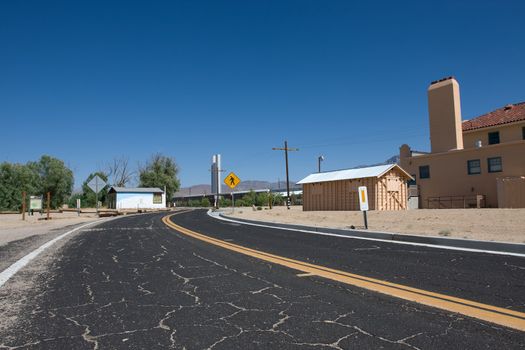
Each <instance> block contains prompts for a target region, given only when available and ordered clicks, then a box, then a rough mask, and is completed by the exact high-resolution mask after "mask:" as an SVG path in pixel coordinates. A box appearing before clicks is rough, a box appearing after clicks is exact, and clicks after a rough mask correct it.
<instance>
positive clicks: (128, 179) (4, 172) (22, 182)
mask: <svg viewBox="0 0 525 350" xmlns="http://www.w3.org/2000/svg"><path fill="white" fill-rule="evenodd" d="M178 171H179V169H178V166H177V164H176V162H175V159H174V158H171V157H168V156H164V155H162V154H159V153H157V154H154V155H152V156H151V158H150V159H149V160H148V161H147V162H146V163H145V165H140V164H139V165H138V166H137V170H136V171H135V170H134V169H132V167H131V166H130V165H129V160H128V159H127V158H125V157H120V158H114V159H113V161H112V162H111V163H108V164H107V165H106V167H105V169H103V170H98V171H95V172H93V173H91V174H89V176H88V177H87V178H86V179H85V180H84V181H83V183H82V187H81V189H80V191H78V192H76V193H73V186H74V175H73V171H72V170H71V169H70V168H69V167H68V166H66V164H65V163H64V161H62V160H60V159H58V158H54V157H51V156H48V155H43V156H42V157H41V158H40V159H39V160H38V161H30V162H27V163H26V164H19V163H10V162H2V163H0V211H20V210H21V209H22V193H23V192H25V193H26V205H28V203H29V197H30V196H42V198H44V203H45V196H46V194H47V192H49V193H50V195H51V208H52V209H57V208H60V207H62V205H64V204H67V205H68V206H69V207H72V208H74V207H76V202H77V199H80V201H81V206H82V207H83V208H86V207H91V208H92V207H95V206H96V195H95V193H94V192H93V191H92V190H91V189H90V188H89V186H88V183H89V181H91V179H93V177H95V176H96V175H98V176H99V177H100V178H101V179H102V180H104V181H105V182H106V183H108V184H109V185H110V186H118V187H129V185H134V183H135V184H137V185H138V186H140V187H158V188H160V189H162V190H164V189H166V195H167V197H166V198H173V194H174V193H175V192H176V191H177V190H178V189H179V187H180V182H179V178H178ZM110 186H107V187H105V188H104V189H103V190H102V191H101V192H99V194H98V200H99V202H101V203H102V205H103V206H104V205H106V204H107V195H108V190H109V187H110ZM201 204H206V203H201ZM44 205H45V204H44Z"/></svg>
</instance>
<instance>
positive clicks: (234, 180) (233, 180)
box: [224, 172, 241, 190]
mask: <svg viewBox="0 0 525 350" xmlns="http://www.w3.org/2000/svg"><path fill="white" fill-rule="evenodd" d="M224 183H225V184H226V185H228V186H229V187H230V188H231V189H232V190H233V189H234V188H235V186H237V185H238V184H240V183H241V179H239V178H238V177H237V175H235V173H234V172H231V173H230V174H229V175H228V176H226V178H225V179H224Z"/></svg>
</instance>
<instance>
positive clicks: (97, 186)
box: [88, 175, 107, 215]
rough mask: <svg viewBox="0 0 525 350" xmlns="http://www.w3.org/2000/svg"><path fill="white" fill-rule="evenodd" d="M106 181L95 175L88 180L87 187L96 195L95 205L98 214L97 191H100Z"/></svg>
mask: <svg viewBox="0 0 525 350" xmlns="http://www.w3.org/2000/svg"><path fill="white" fill-rule="evenodd" d="M106 185H107V183H106V182H105V181H104V180H102V179H101V178H100V176H98V175H95V176H94V177H93V178H92V179H91V181H89V182H88V187H89V188H91V190H93V192H95V195H96V199H95V200H96V207H97V215H98V193H99V192H100V191H102V189H103V188H104V187H106Z"/></svg>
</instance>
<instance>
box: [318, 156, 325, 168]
mask: <svg viewBox="0 0 525 350" xmlns="http://www.w3.org/2000/svg"><path fill="white" fill-rule="evenodd" d="M323 160H324V156H319V157H317V167H318V169H319V171H318V172H321V162H322V161H323Z"/></svg>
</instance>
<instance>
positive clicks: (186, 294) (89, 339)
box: [0, 211, 525, 349]
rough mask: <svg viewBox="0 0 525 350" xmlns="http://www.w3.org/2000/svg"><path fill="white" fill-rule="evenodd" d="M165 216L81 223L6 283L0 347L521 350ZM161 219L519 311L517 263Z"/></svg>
mask: <svg viewBox="0 0 525 350" xmlns="http://www.w3.org/2000/svg"><path fill="white" fill-rule="evenodd" d="M165 215H166V214H145V215H141V216H133V217H124V218H121V219H117V220H113V221H109V222H106V223H103V224H100V225H98V226H96V227H92V228H88V229H85V230H83V231H82V232H80V233H78V234H75V235H74V236H72V237H71V238H69V239H68V240H67V242H64V244H62V246H61V247H60V249H56V251H54V252H52V256H48V257H47V258H44V257H42V258H40V259H37V260H36V261H34V262H33V263H32V264H33V265H34V267H33V270H34V271H31V269H29V270H28V269H26V271H22V272H21V273H20V274H19V275H17V276H16V278H14V279H13V280H10V281H9V282H8V283H7V284H6V285H4V287H3V288H2V289H0V306H1V307H2V308H4V310H3V311H5V312H7V311H6V310H7V309H8V308H10V309H11V308H12V310H16V317H15V318H13V320H12V322H3V323H1V326H0V349H2V348H7V349H11V348H13V349H164V348H170V347H172V348H177V349H184V348H186V349H206V348H213V349H238V348H242V349H256V348H260V349H275V348H285V349H314V348H318V349H325V348H335V349H338V348H340V349H354V348H355V349H376V348H387V349H407V348H408V349H481V348H483V349H519V348H525V333H524V332H520V331H517V330H513V329H509V328H505V327H502V326H498V325H494V324H490V323H488V322H484V321H480V320H477V319H472V318H469V317H466V316H463V315H461V314H456V313H452V312H447V311H443V310H440V309H435V308H432V307H428V306H425V305H420V304H416V303H413V302H409V301H405V300H401V299H397V298H394V297H390V296H387V295H384V294H379V293H376V292H371V291H368V290H365V289H361V288H357V287H353V286H349V285H347V284H343V283H339V282H335V281H331V280H327V279H324V278H322V277H318V276H304V277H300V276H298V272H297V271H295V270H292V269H289V268H286V267H283V266H279V265H276V264H271V263H268V262H265V261H262V260H258V259H256V258H253V257H249V256H246V255H242V254H239V253H234V252H231V251H229V250H225V249H222V248H220V247H216V246H213V245H210V244H208V243H206V242H202V241H199V240H197V239H194V238H191V237H188V236H186V235H184V234H182V233H179V232H177V231H175V230H173V229H172V228H169V227H167V226H166V225H165V224H164V223H163V222H162V221H161V218H162V217H163V216H165ZM172 221H173V222H174V223H176V224H179V225H181V226H183V227H186V228H189V229H192V230H195V231H198V232H200V233H203V234H206V235H209V236H212V237H215V238H219V239H221V240H224V241H227V242H233V243H236V244H239V245H243V246H246V247H250V248H253V249H257V250H261V251H264V252H269V253H273V254H278V255H281V256H285V257H289V258H293V259H297V260H301V261H305V262H309V263H314V264H319V265H322V266H327V267H332V268H337V269H340V270H344V271H348V272H352V273H357V274H361V275H365V276H369V277H374V278H379V279H382V280H385V281H391V282H395V283H402V284H403V285H407V286H412V287H416V288H421V289H425V290H429V291H435V292H439V293H444V294H447V295H453V296H457V297H461V298H466V299H469V300H474V301H479V302H482V303H486V304H490V305H494V306H500V307H504V308H508V309H513V310H517V311H524V310H525V288H524V284H525V259H523V258H518V257H508V256H501V255H489V254H482V253H467V252H458V251H451V250H439V249H431V248H422V247H413V246H405V245H398V244H392V243H379V242H373V241H363V240H356V239H347V238H336V237H322V236H316V235H312V234H307V233H301V232H292V231H284V230H278V229H269V228H257V227H253V226H246V225H239V224H233V223H227V222H222V221H218V220H216V219H213V218H210V217H208V216H207V215H206V213H205V212H204V211H193V212H189V213H183V214H178V215H175V216H173V218H172ZM50 254H51V253H49V254H48V255H50ZM37 267H38V268H37ZM37 272H38V273H37ZM24 280H25V282H27V283H25V284H24V283H22V282H24ZM17 288H19V291H18V292H16V293H15V292H13V291H16V290H17ZM0 322H1V321H0Z"/></svg>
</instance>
